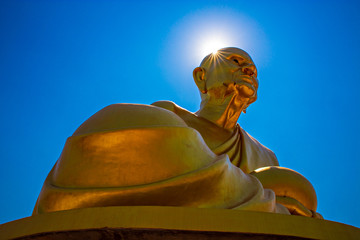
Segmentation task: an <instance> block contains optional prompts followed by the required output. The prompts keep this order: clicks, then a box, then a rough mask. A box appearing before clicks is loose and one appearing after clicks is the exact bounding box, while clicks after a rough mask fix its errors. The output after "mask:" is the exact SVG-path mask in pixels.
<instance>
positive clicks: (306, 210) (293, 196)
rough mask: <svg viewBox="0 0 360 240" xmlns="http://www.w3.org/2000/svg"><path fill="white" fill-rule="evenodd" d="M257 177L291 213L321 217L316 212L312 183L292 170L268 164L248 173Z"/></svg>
mask: <svg viewBox="0 0 360 240" xmlns="http://www.w3.org/2000/svg"><path fill="white" fill-rule="evenodd" d="M250 174H251V175H253V176H255V177H257V178H258V179H259V181H260V182H261V183H262V185H263V187H264V188H268V189H272V190H273V191H274V192H275V195H276V201H277V203H279V204H282V205H284V206H285V207H286V208H287V209H289V211H290V213H291V214H293V215H301V216H306V217H314V218H322V216H321V215H320V214H318V213H316V207H317V198H316V193H315V189H314V187H313V186H312V184H311V183H310V182H309V181H308V180H307V179H306V178H305V177H304V176H302V175H301V174H299V173H297V172H295V171H294V170H291V169H288V168H283V167H278V166H269V167H263V168H259V169H256V170H255V171H253V172H251V173H250Z"/></svg>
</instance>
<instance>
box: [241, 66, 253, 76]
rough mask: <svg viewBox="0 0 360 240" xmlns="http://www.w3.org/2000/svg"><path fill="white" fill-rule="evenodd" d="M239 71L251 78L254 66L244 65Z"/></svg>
mask: <svg viewBox="0 0 360 240" xmlns="http://www.w3.org/2000/svg"><path fill="white" fill-rule="evenodd" d="M241 71H242V72H243V73H245V74H246V75H249V76H252V75H254V74H255V71H256V70H255V66H254V65H246V66H243V67H241Z"/></svg>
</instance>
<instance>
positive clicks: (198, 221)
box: [0, 207, 360, 240]
mask: <svg viewBox="0 0 360 240" xmlns="http://www.w3.org/2000/svg"><path fill="white" fill-rule="evenodd" d="M123 228H125V229H158V230H159V231H161V230H167V229H170V230H186V231H198V232H202V231H204V232H219V233H248V234H261V235H263V236H264V235H265V236H266V235H271V236H273V235H277V236H284V237H286V236H290V237H291V236H292V237H302V238H306V239H326V240H339V239H341V240H350V239H353V240H357V239H360V229H359V228H356V227H352V226H349V225H346V224H341V223H336V222H332V221H327V220H319V219H314V218H307V217H302V216H289V215H284V214H273V213H264V212H255V211H233V210H227V209H200V208H185V207H100V208H83V209H74V210H68V211H59V212H52V213H45V214H39V215H35V216H32V217H28V218H24V219H20V220H16V221H13V222H9V223H6V224H2V225H0V239H12V238H15V237H23V236H29V235H33V234H39V233H47V232H59V231H74V230H75V231H78V230H87V229H90V230H94V229H105V230H106V229H123ZM169 239H170V238H169ZM171 239H172V238H171ZM199 239H201V238H199ZM241 239H243V238H241ZM251 239H253V238H251ZM262 239H263V238H262ZM271 239H274V238H271ZM281 239H282V238H281ZM285 239H287V238H285ZM288 239H292V238H288Z"/></svg>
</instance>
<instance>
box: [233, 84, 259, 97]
mask: <svg viewBox="0 0 360 240" xmlns="http://www.w3.org/2000/svg"><path fill="white" fill-rule="evenodd" d="M236 89H237V92H238V95H239V96H240V97H241V98H252V97H254V96H255V89H254V88H253V87H250V86H247V85H246V84H241V85H237V86H236Z"/></svg>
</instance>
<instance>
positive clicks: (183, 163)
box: [33, 104, 288, 214]
mask: <svg viewBox="0 0 360 240" xmlns="http://www.w3.org/2000/svg"><path fill="white" fill-rule="evenodd" d="M239 144H241V151H239V150H238V149H239V148H238V147H239V146H238V145H239ZM253 151H256V152H253ZM228 155H230V158H231V160H232V161H233V162H234V163H235V164H236V165H237V166H240V167H241V168H242V169H244V170H245V171H243V170H241V169H240V168H239V167H237V166H235V165H234V164H232V163H231V162H230V159H229V156H228ZM261 159H262V160H261ZM267 165H277V160H276V158H275V156H274V155H273V153H272V152H271V151H270V150H268V149H266V148H264V147H263V146H262V145H261V144H259V143H258V142H257V141H256V140H255V139H253V138H251V137H250V136H249V135H247V134H246V133H245V131H243V130H242V129H241V128H240V127H237V129H236V131H235V132H234V134H233V136H232V137H231V138H230V139H229V140H228V141H226V142H224V143H223V144H222V145H221V146H219V147H218V148H217V149H214V151H211V150H210V149H209V147H208V146H207V145H206V143H205V142H204V140H203V138H202V136H201V135H200V134H199V132H198V131H196V130H195V129H194V128H191V127H189V126H188V125H187V124H186V123H185V122H184V121H183V120H182V119H181V118H180V117H178V116H177V115H176V114H174V113H173V112H171V111H168V110H165V109H163V108H159V107H155V106H148V105H136V104H114V105H110V106H108V107H106V108H104V109H102V110H101V111H99V112H98V113H96V114H94V115H93V116H92V117H90V118H89V119H88V120H87V121H85V122H84V123H83V124H82V125H81V126H80V127H79V128H78V129H77V130H76V131H75V133H74V134H73V135H72V136H71V137H69V138H68V139H67V141H66V144H65V146H64V149H63V152H62V154H61V156H60V158H59V159H58V161H57V162H56V164H55V166H54V167H53V169H52V170H51V172H50V173H49V175H48V177H47V179H46V180H45V183H44V186H43V188H42V190H41V193H40V195H39V198H38V201H37V204H36V206H35V209H34V213H33V214H38V213H44V212H52V211H60V210H67V209H75V208H86V207H100V206H140V205H142V206H188V207H199V208H226V209H241V210H254V211H265V212H282V213H288V211H287V209H286V208H285V207H283V206H282V205H277V204H276V201H275V199H276V197H275V194H274V192H273V191H272V190H269V189H263V187H262V185H261V183H260V182H259V180H258V179H257V178H256V177H254V176H252V175H249V174H247V172H249V171H252V170H254V169H256V168H258V167H262V166H267Z"/></svg>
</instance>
